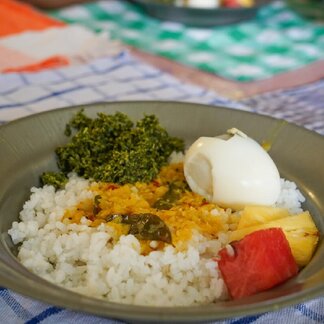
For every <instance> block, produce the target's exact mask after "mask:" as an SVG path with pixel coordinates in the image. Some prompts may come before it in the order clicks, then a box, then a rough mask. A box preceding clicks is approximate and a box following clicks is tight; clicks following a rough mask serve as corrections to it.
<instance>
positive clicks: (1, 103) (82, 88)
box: [0, 52, 324, 324]
mask: <svg viewBox="0 0 324 324" xmlns="http://www.w3.org/2000/svg"><path fill="white" fill-rule="evenodd" d="M323 89H324V81H321V82H318V83H316V84H313V85H309V86H307V87H302V88H296V89H292V90H289V91H281V92H275V93H272V94H267V95H263V96H260V97H254V98H250V99H248V100H245V101H244V102H233V101H231V100H228V99H226V98H224V97H222V96H220V95H218V94H217V93H215V92H211V91H208V90H206V89H204V88H201V87H197V86H193V85H190V84H185V83H183V82H181V81H179V80H178V79H176V78H174V77H172V76H170V75H168V74H166V73H163V72H161V71H160V70H158V69H156V68H153V67H151V66H149V65H147V64H145V63H143V62H141V61H139V60H137V59H135V58H134V57H132V56H131V55H129V54H128V53H127V52H122V53H120V54H119V55H116V56H114V57H105V58H101V59H96V60H94V61H91V62H89V63H88V64H84V65H80V66H72V67H65V68H60V69H55V70H47V71H43V72H37V73H12V74H2V75H0V121H1V123H6V122H9V121H11V120H14V119H16V118H19V117H22V116H26V115H30V114H33V113H37V112H41V111H46V110H49V109H57V108H62V107H66V106H71V105H76V104H85V103H92V102H97V101H116V100H178V101H190V102H199V103H207V104H211V105H221V106H225V107H228V108H229V109H232V108H236V109H246V110H250V111H255V112H260V113H265V114H270V115H274V116H277V117H280V118H286V119H289V120H291V121H294V122H298V123H300V124H303V125H305V126H307V127H308V128H310V129H313V130H316V131H318V132H319V133H322V134H324V118H323V116H324V115H323V110H324V106H323V93H324V92H323ZM301 116H302V117H303V118H304V119H303V118H301ZM0 323H1V324H2V323H10V324H20V323H30V324H31V323H33V324H36V323H46V324H50V323H53V324H56V323H107V324H113V323H121V322H118V321H115V320H112V319H103V318H100V317H96V316H93V315H89V314H84V313H79V312H74V311H70V310H67V309H64V308H59V307H55V306H52V305H48V304H44V303H42V302H38V301H36V300H32V299H30V298H28V297H24V296H22V295H19V294H17V293H15V292H13V291H11V290H8V289H5V288H0ZM214 323H218V324H234V323H235V324H239V323H240V324H243V323H246V324H247V323H255V324H261V323H263V324H265V323H294V324H306V323H307V324H308V323H324V297H321V298H317V299H313V300H310V301H308V302H305V303H301V304H298V305H295V306H292V307H288V308H285V309H283V310H280V311H277V312H271V313H265V314H260V315H255V316H248V317H243V318H234V319H230V320H226V321H219V322H214Z"/></svg>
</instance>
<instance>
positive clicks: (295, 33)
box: [52, 0, 324, 82]
mask: <svg viewBox="0 0 324 324" xmlns="http://www.w3.org/2000/svg"><path fill="white" fill-rule="evenodd" d="M52 15H53V16H54V17H56V18H59V19H61V20H63V21H66V22H68V23H80V24H83V25H85V26H87V27H89V28H91V29H93V30H96V31H102V30H108V31H109V32H110V33H111V35H112V37H114V38H115V39H119V40H121V41H123V42H124V43H126V44H129V45H132V46H134V47H136V48H139V49H141V50H143V51H146V52H149V53H152V54H157V55H161V56H164V57H167V58H169V59H171V60H174V61H178V62H181V63H183V64H186V65H189V66H192V67H196V68H198V69H201V70H204V71H208V72H211V73H215V74H217V75H219V76H222V77H225V78H228V79H232V80H237V81H242V82H248V81H256V80H261V79H266V78H269V77H271V76H273V75H276V74H278V73H283V72H287V71H292V70H295V69H297V68H300V67H303V66H305V65H307V64H309V63H311V62H314V61H317V60H322V59H324V25H323V24H316V23H315V22H312V21H310V20H305V19H303V18H301V17H300V16H298V15H297V14H296V13H295V12H293V11H292V10H291V9H289V8H288V7H287V6H286V5H285V3H284V2H283V1H275V2H273V3H272V4H270V5H267V6H265V7H264V8H262V9H261V10H259V12H258V14H257V16H256V17H255V19H252V20H250V21H246V22H242V23H239V24H234V25H229V26H222V27H214V28H208V29H207V28H193V27H189V26H185V25H182V24H179V23H174V22H169V21H160V20H157V19H155V18H152V17H150V16H148V15H147V14H146V13H145V12H144V11H143V10H142V9H141V8H140V7H138V6H136V5H134V4H132V3H129V2H127V1H125V0H124V1H114V0H111V1H96V2H94V3H87V4H84V5H82V6H80V5H78V6H72V7H68V8H66V9H62V10H59V11H55V12H52ZM143 35H145V36H144V37H143Z"/></svg>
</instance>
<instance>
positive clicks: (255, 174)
mask: <svg viewBox="0 0 324 324" xmlns="http://www.w3.org/2000/svg"><path fill="white" fill-rule="evenodd" d="M184 174H185V177H186V180H187V182H188V185H189V186H190V188H191V190H192V191H193V192H195V193H198V194H200V195H202V196H203V197H205V198H206V199H207V200H208V201H209V202H213V203H216V204H218V205H220V206H222V207H228V208H232V209H235V210H239V209H242V208H244V206H246V205H265V206H267V205H273V204H274V203H275V202H276V201H277V199H278V197H279V194H280V175H279V172H278V169H277V167H276V165H275V163H274V162H273V160H272V159H271V157H270V155H269V154H268V153H267V152H266V151H265V150H264V149H263V148H262V147H261V145H260V144H258V143H257V142H256V141H255V140H253V139H252V138H250V137H248V136H247V135H246V134H244V133H243V132H241V131H239V130H238V129H236V128H233V129H230V130H228V131H227V133H226V134H224V135H221V136H218V137H200V138H199V139H198V140H197V141H195V142H194V143H193V144H192V145H191V146H190V148H189V149H188V151H187V152H186V154H185V159H184Z"/></svg>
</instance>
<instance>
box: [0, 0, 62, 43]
mask: <svg viewBox="0 0 324 324" xmlns="http://www.w3.org/2000/svg"><path fill="white" fill-rule="evenodd" d="M64 25H65V24H64V23H63V22H60V21H58V20H56V19H53V18H50V17H47V16H45V15H43V14H42V13H40V12H38V11H36V10H35V9H33V8H32V7H30V6H28V5H25V4H22V3H21V2H17V1H13V0H1V1H0V37H2V36H8V35H12V34H17V33H20V32H22V31H25V30H44V29H46V28H48V27H54V26H56V27H58V26H64Z"/></svg>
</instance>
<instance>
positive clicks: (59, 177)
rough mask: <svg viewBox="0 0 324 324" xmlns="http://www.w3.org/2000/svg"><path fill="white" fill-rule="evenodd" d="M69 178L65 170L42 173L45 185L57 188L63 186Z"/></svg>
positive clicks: (42, 180)
mask: <svg viewBox="0 0 324 324" xmlns="http://www.w3.org/2000/svg"><path fill="white" fill-rule="evenodd" d="M67 181H68V179H67V177H66V175H65V174H64V173H63V172H45V173H43V174H42V175H41V182H42V184H43V185H45V184H47V185H52V186H54V187H55V188H56V189H59V188H62V187H63V186H64V185H65V184H66V183H67Z"/></svg>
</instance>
